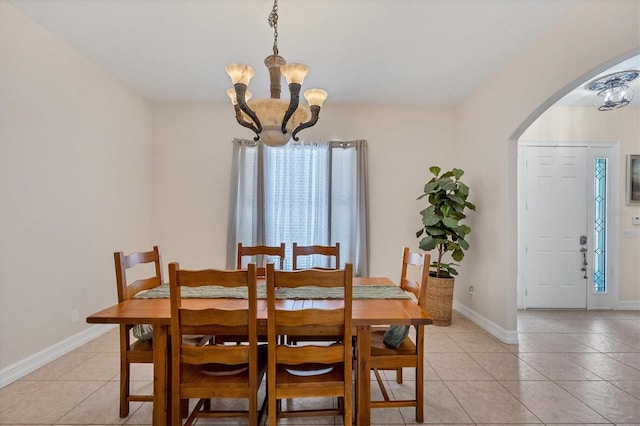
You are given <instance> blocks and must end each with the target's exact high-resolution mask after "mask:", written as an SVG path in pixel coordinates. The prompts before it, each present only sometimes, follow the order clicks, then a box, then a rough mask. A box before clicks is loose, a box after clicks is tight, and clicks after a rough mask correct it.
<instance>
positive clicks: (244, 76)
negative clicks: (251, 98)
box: [224, 64, 256, 86]
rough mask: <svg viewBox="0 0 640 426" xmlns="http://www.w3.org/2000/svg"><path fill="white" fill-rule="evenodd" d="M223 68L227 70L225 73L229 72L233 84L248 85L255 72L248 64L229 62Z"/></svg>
mask: <svg viewBox="0 0 640 426" xmlns="http://www.w3.org/2000/svg"><path fill="white" fill-rule="evenodd" d="M224 69H225V71H227V74H229V77H231V81H232V82H233V84H236V83H241V84H244V85H245V86H248V85H249V81H251V79H252V78H253V76H254V75H255V74H256V73H255V71H254V70H253V68H251V67H250V66H249V65H242V64H229V65H227V66H226V67H225V68H224Z"/></svg>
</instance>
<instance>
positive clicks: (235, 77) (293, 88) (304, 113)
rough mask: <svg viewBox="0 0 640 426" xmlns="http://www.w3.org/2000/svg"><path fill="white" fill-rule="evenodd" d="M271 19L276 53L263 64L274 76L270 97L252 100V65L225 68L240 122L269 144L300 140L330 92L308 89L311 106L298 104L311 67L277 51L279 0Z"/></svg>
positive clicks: (307, 93)
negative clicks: (284, 93) (283, 95)
mask: <svg viewBox="0 0 640 426" xmlns="http://www.w3.org/2000/svg"><path fill="white" fill-rule="evenodd" d="M268 20H269V25H270V26H271V27H272V28H273V55H269V56H267V57H266V58H265V60H264V64H265V65H266V67H267V69H268V70H269V76H270V77H271V98H268V99H254V100H250V99H251V92H249V91H248V90H247V86H248V85H249V81H250V80H251V78H252V77H253V76H254V74H255V72H254V71H253V68H251V67H250V66H248V65H241V64H230V65H227V66H226V68H225V70H226V71H227V74H229V77H231V81H232V82H233V88H230V89H228V90H227V95H228V96H229V98H230V99H231V103H232V104H233V107H234V108H235V111H236V120H237V121H238V124H240V125H241V126H244V127H247V128H248V129H251V130H252V131H253V132H255V134H256V136H255V138H253V139H254V140H255V141H257V140H260V139H262V141H263V142H264V143H265V144H266V145H270V146H281V145H286V144H287V143H288V142H289V139H291V138H293V140H296V141H297V140H298V137H297V136H296V134H297V133H298V132H299V131H301V130H303V129H306V128H308V127H311V126H313V125H314V124H316V123H317V122H318V117H319V115H320V108H322V103H323V102H324V100H325V99H327V92H325V91H324V90H322V89H309V90H306V91H305V92H304V97H305V98H306V100H307V103H308V104H309V106H308V107H307V106H304V105H300V104H299V100H300V89H301V88H302V82H303V81H304V78H305V76H306V75H307V73H308V72H309V68H307V66H306V65H304V64H296V63H290V64H288V63H287V61H285V59H284V58H283V57H282V56H280V55H279V54H278V0H274V2H273V10H272V11H271V13H270V14H269V18H268ZM282 75H284V77H285V78H286V80H287V84H288V85H289V92H290V100H289V101H286V100H282V99H280V88H281V85H280V82H281V78H282Z"/></svg>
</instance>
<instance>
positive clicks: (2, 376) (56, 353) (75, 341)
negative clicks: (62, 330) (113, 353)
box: [0, 325, 117, 388]
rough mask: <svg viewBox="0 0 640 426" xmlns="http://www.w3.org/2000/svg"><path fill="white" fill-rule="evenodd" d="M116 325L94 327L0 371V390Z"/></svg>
mask: <svg viewBox="0 0 640 426" xmlns="http://www.w3.org/2000/svg"><path fill="white" fill-rule="evenodd" d="M114 327H117V326H116V325H94V326H91V327H89V328H87V329H86V330H83V331H81V332H80V333H77V334H74V335H73V336H71V337H69V338H67V339H64V340H62V341H60V342H58V343H56V344H54V345H51V346H49V347H48V348H45V349H43V350H41V351H40V352H38V353H35V354H33V355H31V356H28V357H27V358H25V359H23V360H21V361H18V362H16V363H15V364H13V365H10V366H8V367H5V368H3V369H2V370H0V388H3V387H5V386H7V385H8V384H10V383H13V382H15V381H16V380H18V379H20V378H22V377H24V376H26V375H27V374H29V373H32V372H34V371H35V370H37V369H38V368H40V367H42V366H44V365H46V364H48V363H50V362H51V361H54V360H56V359H58V358H60V357H61V356H62V355H65V354H67V353H69V352H71V351H72V350H74V349H76V348H78V347H80V346H82V345H84V344H85V343H87V342H90V341H91V340H93V339H95V338H96V337H98V336H100V335H102V334H104V333H106V332H107V331H109V330H112V329H113V328H114Z"/></svg>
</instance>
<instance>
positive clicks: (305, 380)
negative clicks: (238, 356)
mask: <svg viewBox="0 0 640 426" xmlns="http://www.w3.org/2000/svg"><path fill="white" fill-rule="evenodd" d="M352 274H353V267H352V265H351V264H350V263H347V264H346V265H345V269H341V270H333V271H326V270H317V269H307V270H301V271H276V270H275V269H274V267H273V265H272V264H268V265H267V334H268V343H269V345H268V347H269V363H268V368H267V399H268V407H269V408H268V419H269V423H268V424H269V425H270V426H274V425H275V424H276V422H277V420H278V418H283V417H294V416H305V417H309V416H321V415H331V416H335V415H342V416H343V420H344V424H351V415H352V413H351V410H352V389H351V371H352V358H351V357H352V343H351V332H352V330H351V299H352V296H351V292H352ZM308 286H315V287H323V288H328V287H342V288H343V289H344V299H343V300H335V299H334V300H313V302H312V303H311V305H308V304H307V302H305V304H304V305H303V306H301V305H299V304H298V303H293V304H292V303H291V300H278V299H276V288H278V291H283V289H284V291H286V289H290V290H291V289H299V288H304V287H308ZM307 306H309V307H307ZM296 334H304V335H309V334H319V335H322V334H327V335H338V334H339V335H341V336H342V339H341V340H342V341H341V342H340V343H335V344H332V345H312V344H309V345H298V346H290V345H287V344H284V343H282V341H281V340H280V341H279V340H278V336H280V335H288V336H292V335H293V336H295V335H296ZM322 397H325V398H334V397H337V398H338V401H339V403H338V408H334V404H333V403H331V407H327V408H326V409H323V408H318V409H296V408H295V405H296V402H299V399H301V398H322ZM284 399H292V400H290V401H287V410H283V407H282V400H284Z"/></svg>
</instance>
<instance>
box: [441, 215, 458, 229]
mask: <svg viewBox="0 0 640 426" xmlns="http://www.w3.org/2000/svg"><path fill="white" fill-rule="evenodd" d="M442 223H443V224H444V226H446V227H448V228H457V227H458V221H457V220H455V219H452V218H450V217H443V218H442Z"/></svg>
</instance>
